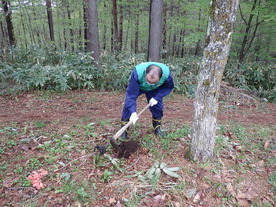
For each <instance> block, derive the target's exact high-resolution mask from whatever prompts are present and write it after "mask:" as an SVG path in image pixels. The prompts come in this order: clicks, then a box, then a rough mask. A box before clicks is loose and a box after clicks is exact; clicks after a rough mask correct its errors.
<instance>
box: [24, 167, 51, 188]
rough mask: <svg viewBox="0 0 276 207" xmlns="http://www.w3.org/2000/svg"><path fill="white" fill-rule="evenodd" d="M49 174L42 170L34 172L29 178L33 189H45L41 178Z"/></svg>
mask: <svg viewBox="0 0 276 207" xmlns="http://www.w3.org/2000/svg"><path fill="white" fill-rule="evenodd" d="M47 174H48V171H46V170H43V169H40V170H38V172H37V171H33V172H32V173H31V174H30V175H29V176H28V178H27V179H28V180H29V181H30V182H31V183H32V185H33V187H34V188H36V189H38V190H40V189H42V188H44V187H45V185H44V184H43V183H42V181H41V178H42V177H43V176H45V175H47Z"/></svg>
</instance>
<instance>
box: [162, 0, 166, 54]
mask: <svg viewBox="0 0 276 207" xmlns="http://www.w3.org/2000/svg"><path fill="white" fill-rule="evenodd" d="M162 30H163V43H162V44H163V45H162V53H161V55H162V58H166V57H167V3H165V2H164V5H163V28H162Z"/></svg>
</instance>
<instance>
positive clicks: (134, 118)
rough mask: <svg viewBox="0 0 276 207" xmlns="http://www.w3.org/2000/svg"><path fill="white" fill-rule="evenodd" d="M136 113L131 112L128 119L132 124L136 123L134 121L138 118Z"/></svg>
mask: <svg viewBox="0 0 276 207" xmlns="http://www.w3.org/2000/svg"><path fill="white" fill-rule="evenodd" d="M138 118H139V117H138V114H137V113H136V112H133V113H132V114H131V116H130V118H129V121H131V122H132V124H133V125H134V124H135V123H136V121H137V120H138Z"/></svg>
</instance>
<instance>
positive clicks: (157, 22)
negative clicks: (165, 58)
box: [148, 0, 163, 62]
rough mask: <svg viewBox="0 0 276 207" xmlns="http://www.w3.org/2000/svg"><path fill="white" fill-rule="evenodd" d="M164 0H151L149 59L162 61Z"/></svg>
mask: <svg viewBox="0 0 276 207" xmlns="http://www.w3.org/2000/svg"><path fill="white" fill-rule="evenodd" d="M162 11H163V0H151V3H150V24H149V25H150V29H149V46H148V48H149V49H148V60H150V61H156V62H158V61H160V49H161V46H162Z"/></svg>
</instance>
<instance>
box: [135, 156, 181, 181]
mask: <svg viewBox="0 0 276 207" xmlns="http://www.w3.org/2000/svg"><path fill="white" fill-rule="evenodd" d="M179 170H181V168H180V167H168V166H167V164H166V163H164V162H159V161H155V162H154V163H153V165H152V166H151V167H150V169H148V170H147V172H146V174H145V175H138V178H139V179H140V180H141V181H143V182H145V180H146V179H149V180H150V181H152V182H154V183H156V182H157V181H158V180H159V179H160V177H161V176H162V172H163V173H165V174H166V175H168V176H171V177H174V178H180V175H179V174H177V173H176V171H179Z"/></svg>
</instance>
